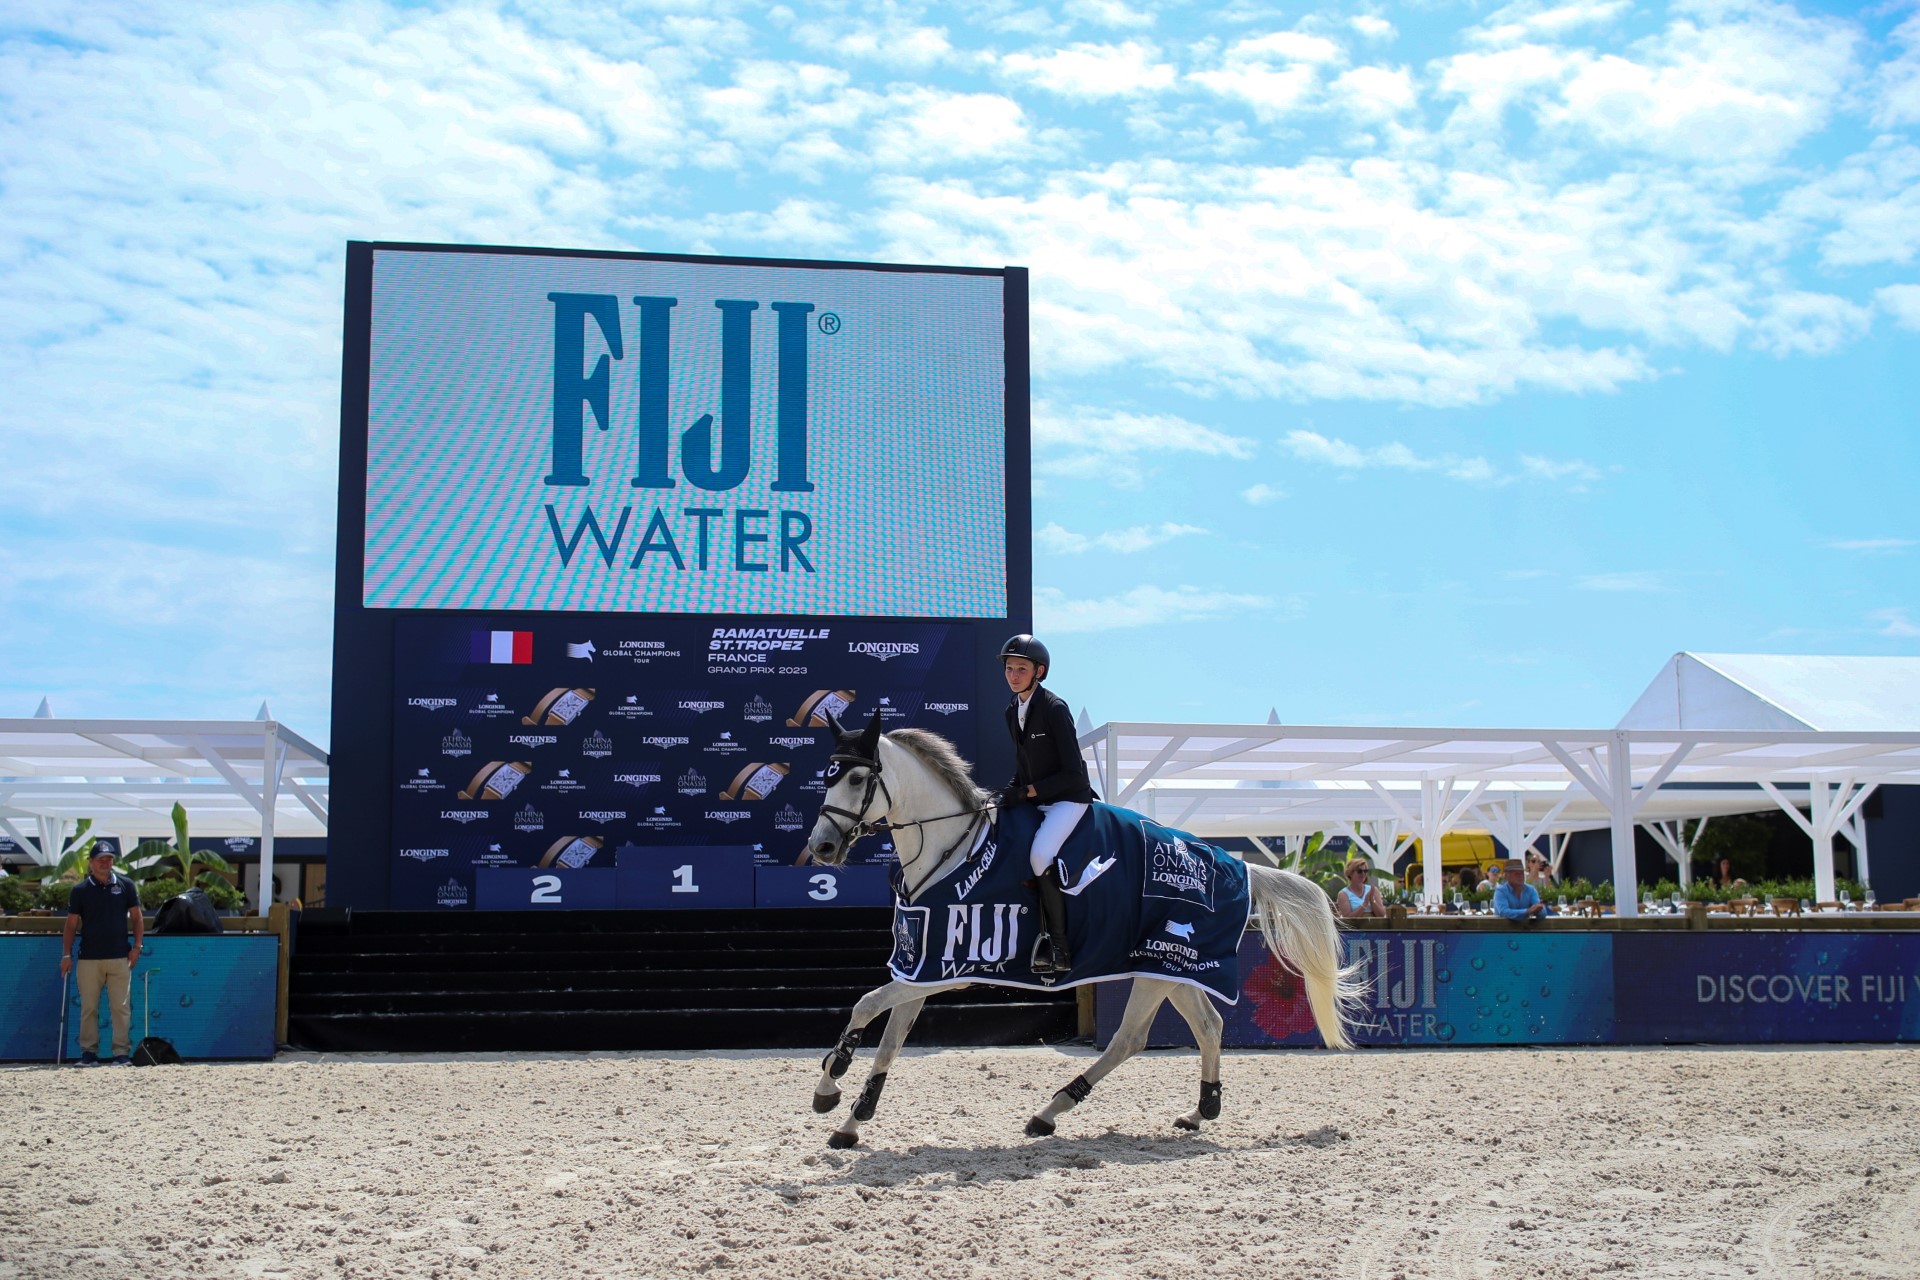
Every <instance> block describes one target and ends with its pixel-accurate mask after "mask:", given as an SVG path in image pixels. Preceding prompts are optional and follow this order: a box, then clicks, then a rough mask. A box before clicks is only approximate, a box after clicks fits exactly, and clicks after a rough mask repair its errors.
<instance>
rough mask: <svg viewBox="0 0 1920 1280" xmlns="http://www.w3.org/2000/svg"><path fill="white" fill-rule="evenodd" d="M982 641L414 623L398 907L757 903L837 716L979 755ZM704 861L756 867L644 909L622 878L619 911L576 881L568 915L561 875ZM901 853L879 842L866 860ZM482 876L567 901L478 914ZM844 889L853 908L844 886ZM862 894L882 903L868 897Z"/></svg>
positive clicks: (959, 632)
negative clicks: (689, 851)
mask: <svg viewBox="0 0 1920 1280" xmlns="http://www.w3.org/2000/svg"><path fill="white" fill-rule="evenodd" d="M972 629H973V624H969V623H931V622H929V623H853V622H847V623H841V622H834V623H832V624H831V625H825V626H817V625H816V626H806V627H774V626H766V627H762V626H753V627H743V626H736V625H732V624H731V623H723V622H719V621H717V620H713V619H689V618H647V617H636V616H633V615H606V616H604V617H601V618H594V619H586V620H575V621H555V622H545V621H543V622H539V623H535V624H532V625H525V624H523V625H522V626H521V627H519V628H517V629H502V628H498V627H496V626H494V625H493V624H492V623H491V622H490V621H489V620H487V619H478V620H475V619H462V618H458V617H445V616H436V617H426V616H407V617H403V618H401V619H400V620H399V625H398V626H397V628H396V632H395V648H396V660H395V667H394V672H395V688H394V705H393V708H392V711H393V726H394V728H393V735H394V740H393V750H394V760H395V765H396V768H395V781H394V790H393V796H392V802H393V815H394V818H393V829H394V836H395V842H396V850H397V858H396V868H395V875H394V901H393V905H394V906H395V907H398V908H423V907H430V906H434V905H439V906H448V907H464V906H475V905H478V906H482V907H505V906H509V905H513V906H522V907H538V906H543V905H546V906H552V905H558V904H559V901H560V900H563V901H564V902H565V905H567V906H586V905H590V903H591V904H594V905H599V904H602V903H603V904H604V905H607V906H613V905H620V906H649V907H660V906H703V907H712V906H750V905H753V903H754V902H755V900H756V895H757V892H758V891H757V889H756V882H755V878H754V874H753V872H754V868H756V867H760V866H767V867H774V866H778V867H791V866H792V864H793V862H794V859H795V858H796V856H798V854H799V853H800V851H801V849H802V848H803V847H804V841H805V837H806V833H807V832H808V831H809V830H811V828H812V826H813V822H814V819H815V817H816V816H817V815H818V813H819V809H820V804H821V802H822V800H823V799H824V797H825V794H826V790H825V783H824V781H823V775H824V773H825V771H826V767H827V757H828V756H829V755H830V754H831V753H832V743H833V736H832V734H831V732H830V731H829V730H828V729H827V727H826V724H827V717H828V716H829V715H830V714H837V715H839V716H841V717H844V718H853V719H857V720H859V721H860V722H861V723H864V722H865V719H866V717H868V716H870V715H871V714H872V712H873V711H874V709H876V708H877V709H878V710H879V712H880V716H881V723H882V724H883V725H884V726H885V727H887V728H889V729H893V728H899V727H902V726H904V725H909V724H911V725H914V726H917V727H920V728H927V729H932V730H934V731H936V732H941V733H943V734H944V735H945V736H946V737H948V738H949V739H951V740H952V741H953V742H954V745H955V746H956V747H957V748H958V749H959V750H960V752H961V754H962V755H963V756H967V757H968V758H972V754H973V751H974V747H975V742H974V724H975V718H974V715H973V706H972V698H973V696H974V695H973V692H972V690H973V689H974V688H975V684H974V672H973V664H972V654H973V644H974V638H973V636H972ZM956 655H957V656H956ZM706 845H712V846H719V845H726V846H732V847H737V848H739V849H740V850H742V857H741V859H740V860H739V861H738V863H737V865H736V863H734V862H731V861H729V862H725V863H724V865H722V864H721V863H715V864H714V865H713V866H711V867H709V866H707V865H706V862H705V861H701V863H700V874H701V876H702V880H701V888H700V889H699V891H697V892H695V891H692V890H687V889H682V890H681V891H680V892H678V893H675V892H674V891H673V886H672V885H670V884H668V883H666V881H665V879H664V878H662V879H661V883H660V884H658V885H651V886H650V887H648V888H647V889H646V890H645V892H644V893H642V892H641V891H640V889H639V888H638V887H636V886H637V885H638V884H639V882H638V881H634V882H633V884H632V885H629V884H628V881H629V880H631V879H632V877H631V876H625V878H623V879H622V880H621V881H620V882H619V883H620V885H622V886H626V887H625V888H623V889H622V890H621V892H620V894H619V899H618V901H617V903H616V901H614V900H612V899H603V898H602V897H601V896H599V895H592V894H590V893H589V890H588V888H587V885H586V882H584V881H582V882H581V883H580V885H579V886H578V887H577V888H576V889H574V890H573V891H572V892H570V893H569V892H564V891H562V892H560V893H559V899H558V900H556V898H555V896H554V893H555V890H557V889H558V888H559V886H560V883H561V881H560V877H564V876H565V874H566V873H568V872H572V871H577V870H582V869H588V868H593V869H600V868H609V869H611V868H615V867H619V868H621V869H622V870H623V876H624V873H625V871H626V869H627V868H629V867H634V868H639V867H642V866H644V865H649V863H650V861H657V860H658V859H651V860H650V859H648V858H647V857H646V856H645V855H646V851H647V850H650V849H653V848H655V847H656V846H663V847H685V846H706ZM689 856H691V855H689ZM890 856H891V850H890V846H888V845H887V844H886V843H885V841H884V840H882V839H880V838H871V839H868V840H866V841H863V842H861V843H860V844H859V845H856V846H855V848H854V853H853V860H854V862H855V863H856V864H868V863H872V862H875V861H876V860H877V861H881V862H885V861H888V860H890ZM682 861H685V859H682ZM675 865H676V866H677V865H680V863H675ZM483 868H492V869H508V868H511V869H515V870H517V871H525V872H539V873H542V874H543V875H544V876H545V877H546V878H547V879H548V880H551V881H552V882H553V884H552V886H550V887H549V888H548V890H547V891H546V893H545V894H544V900H536V896H535V895H536V893H537V892H538V886H536V885H535V883H534V881H533V880H532V879H530V878H529V877H528V876H526V875H519V876H516V877H513V878H508V879H500V880H496V881H495V882H494V883H493V884H492V885H490V886H489V889H488V894H487V897H486V900H484V901H479V902H476V900H475V890H476V888H477V886H478V883H479V882H478V881H477V880H476V875H475V873H476V872H477V871H478V870H480V869H483ZM635 874H639V873H638V872H636V873H635ZM656 878H658V877H656ZM612 883H613V882H611V881H610V882H609V884H612ZM509 886H511V887H509ZM811 888H812V890H813V891H815V892H818V891H820V890H819V887H818V886H812V887H811ZM832 891H833V893H834V895H835V898H836V899H838V898H840V897H841V895H843V894H844V893H845V892H848V891H849V890H847V889H843V888H842V887H841V886H840V885H839V884H838V883H837V882H836V883H835V885H833V886H832ZM612 892H613V890H612V889H609V890H608V893H612ZM860 893H861V898H862V900H865V899H867V898H870V897H872V896H873V895H872V887H871V884H870V883H868V882H865V881H863V882H862V888H861V890H860ZM789 896H791V895H789ZM642 898H644V901H642V900H641V899H642ZM629 899H631V900H629ZM816 900H817V899H816ZM882 901H884V898H883V899H882ZM795 905H799V904H797V903H796V904H795ZM842 905H846V904H845V903H844V901H843V902H842Z"/></svg>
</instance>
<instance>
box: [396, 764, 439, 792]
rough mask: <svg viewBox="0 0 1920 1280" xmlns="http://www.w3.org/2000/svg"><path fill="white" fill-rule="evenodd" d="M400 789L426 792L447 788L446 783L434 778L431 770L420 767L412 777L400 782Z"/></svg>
mask: <svg viewBox="0 0 1920 1280" xmlns="http://www.w3.org/2000/svg"><path fill="white" fill-rule="evenodd" d="M400 789H401V790H402V791H412V792H416V793H419V792H427V791H445V790H446V789H447V784H446V783H444V782H440V781H438V780H437V779H435V778H434V776H433V771H432V770H430V769H421V770H418V771H417V772H416V773H415V774H414V776H413V777H411V778H408V779H407V780H406V781H405V782H403V783H401V784H400Z"/></svg>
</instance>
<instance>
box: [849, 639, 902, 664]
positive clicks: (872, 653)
mask: <svg viewBox="0 0 1920 1280" xmlns="http://www.w3.org/2000/svg"><path fill="white" fill-rule="evenodd" d="M847 652H848V653H854V654H858V655H860V656H861V657H863V658H878V659H880V661H882V662H888V661H891V660H892V659H894V658H898V657H902V656H904V655H909V654H916V653H919V652H920V646H919V645H918V644H916V643H915V642H913V641H911V640H907V641H902V642H893V641H886V642H883V641H879V640H849V641H848V642H847Z"/></svg>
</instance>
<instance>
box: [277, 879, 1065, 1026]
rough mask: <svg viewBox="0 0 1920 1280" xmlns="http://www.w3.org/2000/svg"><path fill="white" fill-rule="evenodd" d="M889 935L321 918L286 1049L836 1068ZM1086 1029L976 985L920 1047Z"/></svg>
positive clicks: (872, 927)
mask: <svg viewBox="0 0 1920 1280" xmlns="http://www.w3.org/2000/svg"><path fill="white" fill-rule="evenodd" d="M890 920H891V913H890V912H888V911H887V910H886V909H885V908H871V907H839V908H829V907H821V908H809V909H805V910H798V911H791V910H789V911H774V910H753V911H571V912H504V911H503V912H463V913H459V914H454V913H439V914H435V913H431V912H410V911H387V912H354V913H349V912H346V911H327V910H312V911H308V912H306V913H305V916H304V918H303V919H302V920H301V923H300V926H299V931H298V934H297V937H296V940H295V945H294V952H293V961H292V966H291V970H292V972H291V978H290V991H289V1018H288V1030H287V1037H288V1039H289V1040H290V1041H291V1042H292V1043H293V1045H294V1046H295V1047H297V1048H302V1049H320V1050H329V1051H336V1052H342V1051H366V1050H381V1051H393V1052H435V1051H447V1052H474V1051H488V1050H515V1049H534V1050H540V1049H551V1050H583V1049H819V1050H823V1051H824V1050H825V1049H826V1048H827V1047H828V1046H830V1045H832V1043H833V1042H834V1040H835V1039H836V1038H838V1036H839V1035H840V1032H841V1030H842V1029H843V1028H844V1027H845V1026H846V1021H847V1015H848V1013H849V1012H850V1011H851V1010H852V1008H853V1003H854V1001H855V1000H857V999H859V998H860V996H861V995H863V994H864V993H866V992H867V991H870V990H872V989H873V988H874V987H877V986H880V985H881V984H882V983H884V982H886V981H887V974H886V969H885V962H886V957H887V954H888V952H889V950H890V949H891V947H892V937H891V934H890V933H889V924H890ZM1076 1022H1077V1019H1076V1004H1075V997H1074V993H1073V992H1071V991H1062V992H1040V991H1021V990H1016V989H1012V988H1006V987H986V986H975V987H970V988H968V989H966V990H964V991H959V992H950V993H944V994H941V995H937V996H935V997H933V999H931V1000H930V1001H929V1002H928V1004H927V1006H926V1008H925V1009H924V1010H922V1012H921V1014H920V1018H919V1020H918V1021H917V1022H916V1023H915V1024H914V1029H913V1037H912V1041H911V1042H912V1043H915V1044H923V1045H1008V1044H1038V1043H1046V1042H1055V1041H1061V1040H1069V1039H1072V1038H1074V1036H1075V1035H1076V1034H1077V1025H1076ZM885 1025H886V1019H885V1017H884V1016H882V1017H881V1018H878V1019H876V1020H875V1021H874V1022H873V1023H872V1024H870V1025H869V1026H868V1028H867V1030H866V1035H865V1041H864V1042H865V1043H866V1044H869V1045H871V1044H874V1043H876V1042H877V1041H878V1038H879V1033H880V1029H881V1028H882V1027H884V1026H885Z"/></svg>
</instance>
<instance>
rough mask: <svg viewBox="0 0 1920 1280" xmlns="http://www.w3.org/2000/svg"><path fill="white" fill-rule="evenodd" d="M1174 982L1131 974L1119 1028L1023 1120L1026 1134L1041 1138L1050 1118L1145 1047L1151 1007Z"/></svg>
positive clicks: (1049, 1126)
mask: <svg viewBox="0 0 1920 1280" xmlns="http://www.w3.org/2000/svg"><path fill="white" fill-rule="evenodd" d="M1179 985H1180V984H1179V983H1177V982H1168V981H1166V980H1165V979H1164V978H1135V979H1134V980H1133V994H1132V995H1130V996H1128V997H1127V1010H1126V1013H1125V1014H1123V1015H1122V1016H1121V1018H1120V1029H1119V1030H1117V1031H1115V1032H1114V1033H1113V1039H1112V1040H1110V1041H1108V1042H1107V1051H1106V1052H1105V1053H1103V1054H1101V1055H1100V1056H1099V1057H1098V1058H1096V1059H1094V1063H1093V1065H1092V1066H1090V1067H1088V1068H1087V1069H1086V1070H1085V1071H1083V1072H1081V1073H1080V1074H1079V1075H1077V1076H1075V1077H1074V1078H1073V1079H1072V1080H1070V1081H1068V1082H1067V1086H1066V1087H1065V1088H1064V1089H1062V1090H1060V1092H1058V1093H1056V1094H1054V1095H1053V1097H1052V1098H1051V1099H1050V1100H1049V1101H1048V1102H1047V1105H1046V1106H1044V1107H1042V1108H1040V1110H1039V1112H1038V1114H1036V1115H1035V1116H1034V1117H1033V1119H1031V1120H1029V1121H1027V1136H1028V1137H1029V1138H1044V1137H1047V1136H1048V1135H1049V1134H1051V1133H1052V1132H1053V1128H1054V1121H1056V1120H1058V1119H1059V1118H1060V1117H1061V1116H1063V1115H1065V1114H1066V1113H1067V1112H1069V1111H1071V1110H1073V1109H1074V1107H1076V1106H1078V1105H1079V1104H1080V1103H1081V1102H1083V1101H1085V1099H1086V1096H1087V1095H1088V1094H1089V1093H1091V1092H1093V1086H1095V1085H1096V1084H1099V1083H1100V1082H1101V1081H1102V1080H1104V1079H1106V1078H1107V1076H1108V1074H1109V1073H1110V1072H1112V1071H1113V1069H1114V1068H1115V1067H1117V1066H1119V1065H1120V1064H1121V1063H1123V1062H1125V1061H1126V1060H1127V1059H1128V1058H1131V1057H1132V1056H1133V1055H1134V1054H1136V1053H1138V1052H1140V1051H1141V1050H1142V1049H1144V1048H1146V1047H1147V1029H1148V1028H1149V1027H1151V1026H1152V1025H1153V1015H1154V1011H1155V1010H1157V1009H1159V1007H1160V1002H1161V1001H1162V1000H1165V999H1166V998H1167V997H1168V996H1169V995H1171V994H1172V993H1173V991H1174V989H1175V988H1176V987H1178V986H1179Z"/></svg>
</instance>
